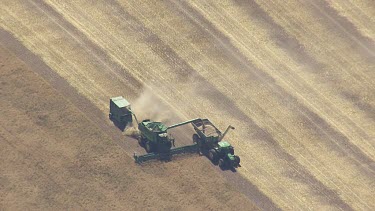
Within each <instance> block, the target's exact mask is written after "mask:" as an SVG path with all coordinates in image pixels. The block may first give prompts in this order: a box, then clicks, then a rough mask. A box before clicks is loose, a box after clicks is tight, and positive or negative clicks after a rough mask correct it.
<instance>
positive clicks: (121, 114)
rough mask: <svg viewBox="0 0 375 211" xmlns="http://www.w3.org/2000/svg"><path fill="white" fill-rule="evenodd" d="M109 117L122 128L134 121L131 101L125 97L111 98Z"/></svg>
mask: <svg viewBox="0 0 375 211" xmlns="http://www.w3.org/2000/svg"><path fill="white" fill-rule="evenodd" d="M109 119H110V120H111V121H112V122H113V123H114V124H115V125H116V126H117V127H118V128H120V129H121V130H124V129H125V127H126V126H127V125H128V124H129V123H131V122H132V121H133V113H132V111H131V107H130V103H129V102H128V101H127V100H126V99H125V98H123V97H121V96H120V97H113V98H111V99H110V100H109Z"/></svg>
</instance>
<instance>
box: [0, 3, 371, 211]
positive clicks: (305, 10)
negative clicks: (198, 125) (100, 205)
mask: <svg viewBox="0 0 375 211" xmlns="http://www.w3.org/2000/svg"><path fill="white" fill-rule="evenodd" d="M0 27H1V28H2V30H1V31H0V35H1V36H0V38H1V43H2V44H3V45H4V46H6V48H8V49H10V51H12V52H13V53H14V54H16V55H17V57H19V58H20V59H21V60H22V61H24V62H25V63H26V64H27V66H29V67H30V68H31V69H32V70H33V71H34V72H36V73H37V74H38V75H39V76H40V77H41V78H43V80H45V83H46V84H47V85H48V84H49V86H51V87H54V88H55V89H56V90H57V91H56V92H58V93H59V94H61V95H62V96H64V99H65V100H67V101H68V102H70V103H71V104H70V105H71V106H72V107H74V108H75V109H76V110H77V111H79V112H80V113H81V115H82V116H83V117H84V118H86V119H87V121H89V122H91V123H92V127H96V128H97V129H98V133H100V134H101V133H103V134H102V135H103V136H106V137H108V139H110V140H111V144H113V145H116V146H120V147H121V150H122V151H123V152H124V153H125V154H126V155H127V157H128V160H129V161H130V160H131V159H130V157H131V154H132V152H133V151H134V150H136V151H141V150H142V149H140V148H139V147H138V146H137V145H136V143H134V142H133V141H132V140H131V139H130V138H128V137H124V135H123V134H121V133H120V132H119V131H118V130H116V129H114V127H113V125H111V124H110V122H109V121H108V120H107V118H106V116H107V113H108V105H107V104H108V99H109V98H110V97H112V96H117V95H123V96H125V97H126V98H127V99H128V100H129V101H130V102H132V103H133V108H134V110H135V111H136V113H137V114H139V116H140V118H141V119H142V118H148V117H150V118H153V119H155V120H163V121H166V122H167V123H168V124H172V123H175V122H177V121H180V120H187V119H191V118H196V117H202V118H209V119H210V120H211V121H213V122H214V123H215V124H216V125H217V126H218V128H220V129H224V128H225V127H226V126H227V125H228V124H231V125H233V126H235V127H236V130H235V131H234V132H232V133H230V135H229V136H228V137H227V139H228V141H229V142H230V143H232V144H233V145H234V146H235V148H236V152H237V154H239V155H240V156H241V161H242V167H241V168H240V169H239V170H238V172H237V173H235V174H233V173H228V172H219V171H217V169H216V168H214V167H212V166H211V165H210V163H209V162H208V161H207V160H205V159H204V158H200V157H194V156H192V157H183V158H176V162H172V163H171V164H169V163H168V164H163V165H162V166H163V168H168V167H165V166H173V167H176V166H178V167H179V168H184V167H182V166H183V165H185V164H187V163H189V162H191V161H193V162H197V163H200V162H201V164H196V165H203V166H207V168H210V169H212V174H213V175H217V177H219V178H226V179H227V180H228V183H227V184H229V186H230V187H232V188H234V189H236V190H237V191H241V192H242V193H243V194H245V195H246V196H247V198H248V199H249V200H251V201H253V202H254V203H255V204H256V205H257V206H258V207H260V208H262V209H277V208H281V209H286V210H321V209H330V210H332V209H333V210H373V209H375V202H374V200H373V192H374V190H375V179H374V178H375V163H374V159H375V116H374V114H375V84H374V78H375V71H374V69H375V44H374V40H375V37H374V35H375V5H374V3H373V1H371V0H363V1H354V0H348V1H328V0H315V1H307V0H291V1H261V0H234V1H230V0H223V1H215V0H204V1H201V0H188V1H182V0H177V1H168V0H163V1H155V0H146V1H136V0H105V1H104V0H100V1H95V2H94V3H93V1H88V0H87V1H86V0H82V1H57V0H31V1H22V0H4V1H3V2H2V5H1V7H0ZM5 80H7V79H5ZM2 101H3V100H2ZM8 101H9V100H8ZM9 119H10V118H6V120H7V121H10V120H9ZM17 132H20V131H17ZM173 133H174V134H176V136H177V138H178V140H179V142H178V143H180V144H188V143H191V135H192V131H191V128H185V127H184V128H181V129H179V130H178V129H177V130H176V131H173ZM37 134H38V133H37ZM40 136H41V135H40ZM77 138H78V137H77ZM74 143H75V142H74ZM65 144H66V145H67V146H70V145H69V144H70V142H69V143H65ZM108 144H109V143H108ZM118 150H119V149H118ZM114 153H116V152H114ZM118 153H120V152H118ZM183 162H185V163H183ZM125 163H130V162H125ZM124 165H126V166H128V165H130V166H131V165H133V164H124ZM133 168H135V167H132V170H133ZM155 168H156V165H155ZM146 169H147V168H146ZM170 169H173V168H172V167H170ZM194 169H195V173H196V174H197V175H199V174H204V173H205V172H207V171H206V170H202V169H201V170H202V171H201V172H200V170H199V168H194ZM202 180H203V179H202ZM172 187H173V186H172ZM168 190H169V186H168ZM235 194H239V193H235ZM67 195H69V193H67ZM88 198H90V197H88ZM209 198H210V197H209ZM176 204H177V203H176ZM176 204H174V206H175V205H176ZM239 205H240V206H242V205H243V203H242V202H241V203H239ZM165 206H167V205H165ZM176 206H177V205H176ZM224 209H225V208H224Z"/></svg>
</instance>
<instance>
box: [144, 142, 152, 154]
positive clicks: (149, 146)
mask: <svg viewBox="0 0 375 211" xmlns="http://www.w3.org/2000/svg"><path fill="white" fill-rule="evenodd" d="M145 148H146V152H147V153H150V152H152V151H153V147H152V144H151V143H150V142H149V141H148V142H146V147H145Z"/></svg>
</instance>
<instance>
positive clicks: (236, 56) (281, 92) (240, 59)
mask: <svg viewBox="0 0 375 211" xmlns="http://www.w3.org/2000/svg"><path fill="white" fill-rule="evenodd" d="M182 4H183V6H184V7H186V8H187V11H188V12H189V11H190V12H193V14H194V17H196V18H197V20H196V21H198V22H199V23H201V24H203V26H201V25H199V24H198V23H195V25H196V27H197V28H198V27H199V28H201V27H202V28H206V29H208V30H209V31H210V32H212V34H210V36H212V38H213V39H220V40H221V37H225V35H223V34H222V33H221V32H219V31H217V29H215V27H214V26H212V25H211V23H210V22H208V21H207V20H206V19H205V18H204V17H203V16H201V15H200V13H199V12H198V11H195V10H194V9H193V8H191V7H190V6H189V5H186V4H185V3H182ZM182 12H183V11H182ZM216 33H218V35H217V34H216ZM224 40H229V39H228V38H226V39H224ZM221 44H222V45H223V46H224V49H229V51H230V53H229V55H233V56H231V57H230V61H234V62H237V63H238V64H241V65H243V68H240V70H243V72H242V73H243V74H244V76H246V77H248V78H249V79H250V78H251V77H253V76H252V75H249V76H248V74H247V72H245V70H251V71H252V72H254V73H255V72H256V73H255V74H257V73H261V74H259V75H257V78H258V79H260V80H264V81H265V84H267V85H268V86H270V87H271V89H273V90H274V91H275V93H277V94H278V96H279V98H280V99H283V98H286V99H288V100H287V101H290V102H292V103H293V105H296V108H297V109H298V110H299V111H300V112H302V113H304V114H306V116H307V117H309V119H310V120H308V119H307V122H309V121H313V120H315V121H313V123H314V124H315V125H319V124H321V123H324V125H329V124H328V123H327V122H326V121H325V120H324V119H322V118H321V117H320V116H319V115H317V114H316V113H315V112H313V111H311V110H310V109H309V108H307V107H305V106H304V105H302V104H301V103H300V102H299V101H298V100H297V99H296V98H294V97H293V96H292V95H291V94H290V93H289V92H287V91H286V90H285V89H284V88H282V87H280V86H279V85H277V84H275V83H266V82H268V81H270V80H269V78H272V77H271V76H269V75H268V74H267V73H265V72H264V71H262V70H260V69H258V68H256V67H255V66H254V65H252V64H251V63H250V64H249V62H245V61H247V59H246V58H245V56H244V55H243V54H241V53H239V52H238V51H237V50H236V47H234V46H233V45H232V44H231V43H229V42H225V41H224V42H222V43H221ZM264 75H265V76H266V79H264V78H263V76H264ZM272 81H274V80H273V79H272ZM315 127H316V126H315ZM323 128H324V127H322V128H317V132H319V131H320V130H325V131H326V132H327V134H330V136H331V137H334V138H333V139H334V140H335V141H340V143H339V144H338V143H336V142H335V141H333V140H331V141H332V144H333V145H336V146H339V145H344V146H348V148H345V149H344V151H341V152H340V154H345V152H347V153H349V154H352V153H353V155H354V156H355V158H356V160H357V161H360V162H362V161H363V162H364V163H371V162H373V161H372V159H371V158H369V157H367V155H365V154H363V152H362V151H361V150H360V149H359V148H358V147H357V146H356V145H354V144H352V143H351V142H350V140H349V139H348V138H347V137H346V136H345V135H343V134H342V133H340V132H339V131H336V130H335V129H333V128H332V127H330V128H327V129H326V128H324V129H323ZM343 138H344V139H343ZM339 148H341V147H339ZM348 149H349V151H346V150H348ZM335 150H338V149H337V148H336V149H335ZM371 169H372V171H375V167H371Z"/></svg>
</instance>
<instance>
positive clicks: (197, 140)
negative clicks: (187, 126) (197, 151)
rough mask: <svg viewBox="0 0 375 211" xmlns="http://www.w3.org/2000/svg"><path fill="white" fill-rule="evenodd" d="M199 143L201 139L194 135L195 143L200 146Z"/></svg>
mask: <svg viewBox="0 0 375 211" xmlns="http://www.w3.org/2000/svg"><path fill="white" fill-rule="evenodd" d="M199 142H200V138H199V136H198V134H194V135H193V143H197V144H199Z"/></svg>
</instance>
